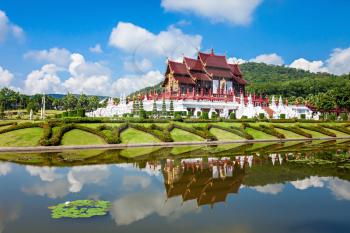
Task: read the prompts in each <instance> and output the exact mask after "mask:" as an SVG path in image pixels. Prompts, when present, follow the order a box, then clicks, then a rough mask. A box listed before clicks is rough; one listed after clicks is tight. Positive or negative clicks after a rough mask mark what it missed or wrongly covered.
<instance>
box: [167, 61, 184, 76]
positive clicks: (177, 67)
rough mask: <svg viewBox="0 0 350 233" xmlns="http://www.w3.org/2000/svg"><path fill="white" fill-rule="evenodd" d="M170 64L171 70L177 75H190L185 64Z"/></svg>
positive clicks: (171, 62) (172, 62) (170, 62)
mask: <svg viewBox="0 0 350 233" xmlns="http://www.w3.org/2000/svg"><path fill="white" fill-rule="evenodd" d="M168 64H169V67H170V70H171V71H173V72H174V73H175V74H180V75H186V76H187V75H189V73H188V71H187V68H186V66H185V64H183V63H179V62H174V61H169V62H168Z"/></svg>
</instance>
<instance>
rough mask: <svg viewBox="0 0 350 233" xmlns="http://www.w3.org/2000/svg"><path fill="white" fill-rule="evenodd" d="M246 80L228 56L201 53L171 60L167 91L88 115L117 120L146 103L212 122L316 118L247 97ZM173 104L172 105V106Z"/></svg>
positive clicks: (265, 99) (264, 99)
mask: <svg viewBox="0 0 350 233" xmlns="http://www.w3.org/2000/svg"><path fill="white" fill-rule="evenodd" d="M246 84H247V81H246V80H245V79H244V75H243V74H242V72H241V70H240V67H239V65H238V64H230V63H228V62H227V59H226V56H225V55H217V54H215V53H214V51H213V50H211V52H210V53H203V52H198V55H197V58H196V59H193V58H188V57H184V58H183V60H182V62H175V61H171V60H168V61H167V67H166V71H165V75H164V81H163V83H162V87H163V91H161V92H156V91H150V92H147V93H141V94H139V95H137V96H133V97H128V98H126V96H125V95H122V96H121V97H120V100H121V101H120V103H119V104H118V105H115V104H114V103H113V101H112V99H110V100H109V101H108V105H107V107H106V108H99V109H97V110H95V111H94V112H90V113H87V116H90V117H113V116H122V115H125V114H131V113H134V112H135V111H134V107H135V103H136V102H137V103H138V104H139V103H140V102H142V105H143V109H144V110H145V111H148V112H153V111H154V108H155V107H156V108H157V111H158V112H161V111H162V110H163V107H164V102H165V105H166V110H167V111H170V108H171V107H170V105H173V110H174V111H175V112H186V113H187V115H190V116H193V117H198V116H199V115H201V114H202V113H203V112H208V116H209V118H211V117H212V116H213V114H215V115H217V116H220V117H223V118H228V117H229V116H230V114H231V113H233V112H234V113H235V116H236V118H238V119H240V118H242V117H247V118H253V117H258V116H259V115H260V114H264V115H265V117H266V118H279V117H280V115H281V114H284V115H285V117H286V118H294V117H297V118H300V115H301V114H305V117H306V118H307V119H310V118H312V111H310V110H309V109H308V108H306V107H305V106H291V105H288V103H283V101H282V98H281V97H280V98H279V100H278V101H276V100H275V98H274V96H272V98H271V99H269V97H268V96H265V97H263V96H261V95H260V96H256V95H255V94H253V95H251V94H247V93H246V91H245V86H246ZM171 103H172V104H171Z"/></svg>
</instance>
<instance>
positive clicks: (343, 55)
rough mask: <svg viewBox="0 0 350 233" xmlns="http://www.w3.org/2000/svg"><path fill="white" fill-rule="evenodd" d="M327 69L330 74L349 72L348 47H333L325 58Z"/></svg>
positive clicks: (349, 52) (349, 54)
mask: <svg viewBox="0 0 350 233" xmlns="http://www.w3.org/2000/svg"><path fill="white" fill-rule="evenodd" d="M327 69H328V70H329V72H331V73H332V74H337V75H341V74H347V73H349V72H350V47H349V48H346V49H339V48H337V49H334V50H333V52H332V54H331V55H330V58H329V59H328V60H327Z"/></svg>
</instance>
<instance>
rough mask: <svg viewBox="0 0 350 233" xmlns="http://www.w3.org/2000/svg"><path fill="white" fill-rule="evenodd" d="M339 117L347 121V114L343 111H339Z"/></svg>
mask: <svg viewBox="0 0 350 233" xmlns="http://www.w3.org/2000/svg"><path fill="white" fill-rule="evenodd" d="M340 119H341V120H342V121H347V120H348V114H347V113H345V112H343V113H341V114H340Z"/></svg>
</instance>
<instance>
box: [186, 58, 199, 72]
mask: <svg viewBox="0 0 350 233" xmlns="http://www.w3.org/2000/svg"><path fill="white" fill-rule="evenodd" d="M184 63H185V64H186V65H187V67H189V68H190V69H191V70H201V71H202V70H203V65H202V63H201V62H200V61H199V60H196V59H192V58H188V57H184Z"/></svg>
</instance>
